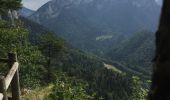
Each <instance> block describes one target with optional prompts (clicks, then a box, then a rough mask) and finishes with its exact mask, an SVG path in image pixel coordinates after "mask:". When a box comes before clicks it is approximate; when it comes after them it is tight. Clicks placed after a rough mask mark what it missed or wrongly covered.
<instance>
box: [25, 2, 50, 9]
mask: <svg viewBox="0 0 170 100" xmlns="http://www.w3.org/2000/svg"><path fill="white" fill-rule="evenodd" d="M48 1H50V0H22V4H23V6H24V7H26V8H29V9H32V10H37V9H38V8H40V7H41V6H42V5H43V4H45V3H47V2H48Z"/></svg>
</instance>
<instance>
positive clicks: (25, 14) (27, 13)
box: [19, 7, 34, 17]
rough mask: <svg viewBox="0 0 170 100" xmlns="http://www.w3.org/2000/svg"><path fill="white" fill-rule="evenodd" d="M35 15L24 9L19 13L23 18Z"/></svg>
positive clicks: (31, 11)
mask: <svg viewBox="0 0 170 100" xmlns="http://www.w3.org/2000/svg"><path fill="white" fill-rule="evenodd" d="M33 13H34V11H33V10H31V9H28V8H25V7H22V9H21V10H20V11H19V14H20V16H22V17H28V16H30V15H32V14H33Z"/></svg>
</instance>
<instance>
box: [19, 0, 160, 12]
mask: <svg viewBox="0 0 170 100" xmlns="http://www.w3.org/2000/svg"><path fill="white" fill-rule="evenodd" d="M48 1H50V0H22V3H23V5H24V7H26V8H29V9H32V10H37V9H38V8H39V7H41V6H42V5H43V4H45V3H47V2H48ZM155 1H157V2H158V3H159V4H161V1H162V0H155Z"/></svg>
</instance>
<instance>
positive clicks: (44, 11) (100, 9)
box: [30, 0, 160, 51]
mask: <svg viewBox="0 0 170 100" xmlns="http://www.w3.org/2000/svg"><path fill="white" fill-rule="evenodd" d="M159 12H160V6H159V5H158V4H157V3H156V2H155V0H52V1H50V2H48V3H47V4H45V5H44V6H42V7H41V8H40V9H38V11H36V12H35V13H34V14H33V15H32V16H31V17H30V18H31V19H32V20H34V21H36V22H38V23H40V24H42V25H44V26H45V27H47V28H49V29H50V30H52V31H54V32H56V33H57V34H58V35H59V36H61V37H64V38H65V39H66V40H68V41H69V42H70V43H72V44H73V45H74V46H76V47H79V48H83V49H90V50H91V51H94V50H93V49H94V47H96V46H98V45H96V42H99V41H96V38H97V37H100V36H105V35H108V34H112V33H123V34H125V35H126V34H132V33H135V32H137V31H141V30H150V31H155V30H156V27H157V22H158V17H159ZM111 39H112V38H108V39H106V40H105V41H107V40H109V41H110V40H111ZM100 43H101V42H100ZM98 44H99V43H98ZM108 44H112V43H110V42H108ZM112 45H113V44H112ZM109 46H111V45H109ZM98 47H99V46H98ZM99 49H100V48H99Z"/></svg>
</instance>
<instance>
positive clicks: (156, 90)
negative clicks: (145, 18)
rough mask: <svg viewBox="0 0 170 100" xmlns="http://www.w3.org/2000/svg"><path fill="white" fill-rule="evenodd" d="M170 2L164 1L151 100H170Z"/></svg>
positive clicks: (169, 0) (157, 38)
mask: <svg viewBox="0 0 170 100" xmlns="http://www.w3.org/2000/svg"><path fill="white" fill-rule="evenodd" d="M169 12H170V0H164V1H163V7H162V14H161V18H160V25H159V28H158V31H157V32H156V56H155V59H154V65H153V77H152V85H151V89H150V92H149V100H170V13H169Z"/></svg>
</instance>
